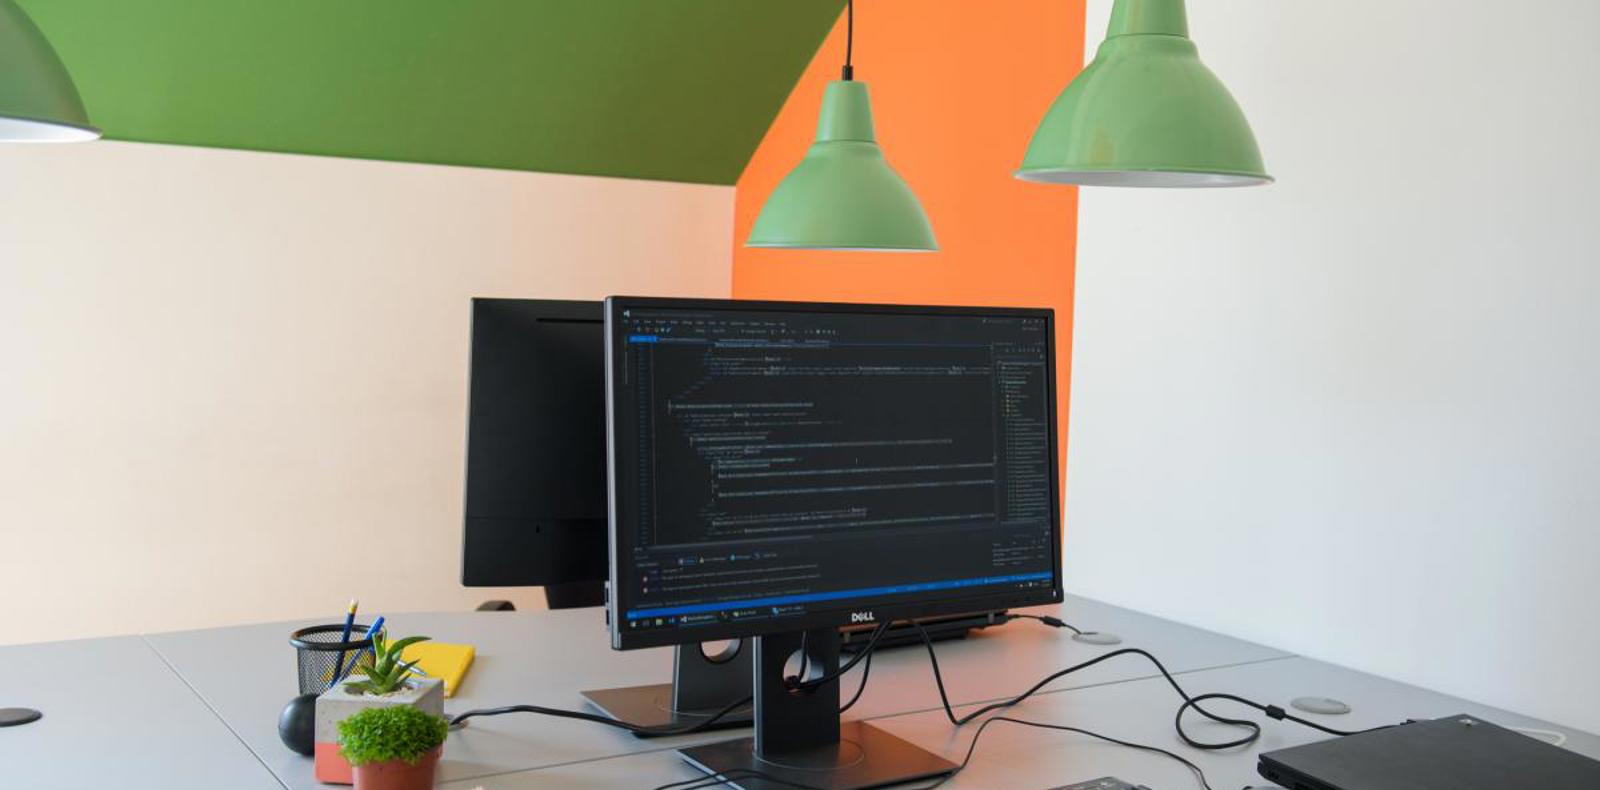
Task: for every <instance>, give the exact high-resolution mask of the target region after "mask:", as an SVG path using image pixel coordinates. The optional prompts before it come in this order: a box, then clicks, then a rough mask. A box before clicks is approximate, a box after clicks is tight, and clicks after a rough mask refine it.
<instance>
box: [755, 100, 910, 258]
mask: <svg viewBox="0 0 1600 790" xmlns="http://www.w3.org/2000/svg"><path fill="white" fill-rule="evenodd" d="M745 246H746V247H775V248H782V249H802V250H860V251H872V252H889V251H903V252H928V251H933V250H937V249H938V248H939V245H938V243H937V242H935V241H934V238H933V226H932V225H930V224H929V223H928V215H927V214H926V213H924V212H923V210H922V204H921V203H919V202H917V196H916V195H915V194H914V193H912V191H911V187H909V186H907V185H906V182H905V180H904V179H902V178H901V177H900V174H898V173H896V172H895V171H894V168H891V167H889V163H888V162H887V161H885V160H884V158H883V150H882V149H880V148H879V147H878V141H877V137H876V135H875V134H874V132H873V127H872V100H871V97H870V96H869V95H868V93H867V85H866V83H864V82H857V81H855V80H835V81H833V82H830V83H828V87H827V91H826V92H825V93H824V94H823V96H822V112H821V114H820V115H819V116H818V118H817V140H816V142H815V143H813V144H812V145H811V150H809V151H807V152H806V156H805V159H802V160H801V161H800V164H799V165H797V166H796V167H795V169H794V170H792V171H790V173H789V175H788V176H786V177H785V178H784V179H783V181H782V182H780V183H779V184H778V187H777V189H774V190H773V191H772V194H771V195H770V196H768V197H767V202H766V205H765V206H763V207H762V209H761V214H760V216H758V217H756V222H755V225H754V227H752V228H751V230H750V237H749V238H748V239H747V240H746V241H745Z"/></svg>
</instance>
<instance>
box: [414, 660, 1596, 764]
mask: <svg viewBox="0 0 1600 790" xmlns="http://www.w3.org/2000/svg"><path fill="white" fill-rule="evenodd" d="M1117 660H1119V661H1120V660H1122V659H1117ZM1127 660H1128V661H1130V662H1134V663H1137V662H1139V661H1140V659H1138V658H1129V659H1127ZM1179 682H1180V683H1181V684H1183V686H1184V688H1185V690H1187V691H1188V692H1189V693H1190V694H1200V693H1204V692H1208V691H1227V692H1232V693H1236V694H1239V695H1241V696H1245V697H1250V698H1254V699H1258V700H1261V701H1263V702H1272V701H1287V700H1289V699H1291V698H1293V697H1295V696H1299V695H1302V694H1306V693H1315V694H1319V695H1326V696H1332V697H1336V698H1339V699H1343V700H1345V701H1347V702H1349V703H1351V705H1352V706H1353V708H1354V710H1353V711H1352V712H1351V713H1350V714H1348V715H1345V716H1315V715H1309V716H1308V718H1311V719H1314V720H1318V721H1322V722H1325V723H1327V724H1328V725H1329V726H1332V727H1338V728H1347V729H1349V728H1360V727H1371V726H1376V725H1379V724H1389V723H1394V722H1398V721H1402V720H1404V719H1406V718H1436V717H1439V716H1447V715H1451V714H1455V713H1468V714H1472V715H1475V716H1481V717H1483V718H1484V719H1485V720H1487V721H1490V722H1493V723H1496V724H1500V725H1502V726H1522V727H1538V728H1541V729H1557V730H1561V731H1562V732H1565V733H1567V736H1568V739H1567V743H1566V747H1567V748H1569V749H1572V750H1573V751H1576V752H1579V753H1580V754H1584V755H1587V756H1589V757H1594V758H1597V759H1600V737H1596V736H1594V735H1590V734H1587V733H1583V732H1579V731H1576V730H1570V729H1566V728H1560V727H1553V726H1552V725H1550V724H1547V723H1543V722H1540V721H1537V720H1534V719H1530V718H1528V717H1526V716H1519V715H1516V714H1514V713H1509V712H1507V711H1502V710H1497V709H1495V708H1490V707H1487V706H1484V705H1477V704H1474V703H1471V702H1467V701H1466V700H1462V699H1459V698H1455V697H1450V696H1447V695H1444V694H1438V693H1435V692H1431V691H1427V690H1425V689H1420V688H1417V687H1415V686H1408V685H1405V684H1403V683H1396V682H1394V681H1390V680H1384V679H1382V678H1378V677H1375V676H1372V675H1367V674H1363V673H1360V672H1355V671H1352V670H1348V669H1342V668H1340V667H1336V666H1333V665H1331V664H1324V663H1321V662H1318V661H1312V660H1310V659H1305V658H1285V659H1277V660H1270V661H1264V662H1258V663H1252V664H1244V665H1240V666H1233V667H1225V668H1220V669H1210V670H1201V671H1197V672H1190V673H1186V674H1184V675H1182V676H1180V677H1179ZM1017 685H1018V686H1019V688H1018V690H1021V689H1020V687H1022V686H1025V685H1026V682H1021V679H1019V682H1018V684H1017ZM925 696H926V697H929V698H931V697H932V696H933V692H932V691H931V690H930V691H929V692H928V693H927V694H926V695H925ZM1178 703H1179V699H1178V697H1177V695H1176V694H1174V693H1173V691H1172V687H1170V686H1168V685H1167V682H1166V681H1165V680H1163V679H1160V678H1151V679H1144V680H1134V681H1128V682H1124V683H1113V684H1109V685H1102V686H1093V687H1088V688H1078V689H1073V690H1068V691H1062V692H1058V693H1052V694H1043V695H1040V696H1037V697H1035V698H1033V699H1030V700H1029V701H1027V702H1025V703H1023V704H1022V705H1019V706H1017V707H1016V708H1013V709H1012V710H1010V711H1009V712H1007V714H1006V715H1008V716H1012V717H1014V718H1020V719H1027V720H1030V721H1040V722H1048V723H1051V724H1066V725H1070V726H1076V727H1082V728H1084V729H1087V730H1093V731H1095V732H1099V733H1102V734H1105V735H1110V736H1112V737H1115V738H1120V739H1123V740H1128V741H1132V742H1135V743H1143V744H1148V745H1151V746H1159V747H1161V748H1165V749H1169V750H1171V751H1174V752H1177V753H1178V754H1181V755H1183V756H1184V757H1185V758H1187V759H1189V760H1191V761H1192V762H1194V763H1196V764H1197V765H1199V766H1200V767H1201V768H1202V769H1204V770H1205V772H1206V777H1207V779H1209V780H1210V782H1211V786H1212V787H1214V788H1216V790H1239V788H1241V787H1245V786H1255V787H1263V786H1266V787H1270V786H1271V785H1268V784H1266V782H1265V780H1263V779H1262V778H1261V777H1260V775H1259V774H1257V773H1256V768H1255V766H1256V755H1258V754H1259V753H1261V752H1263V751H1271V750H1273V749H1280V748H1284V747H1287V746H1294V745H1298V744H1302V743H1310V742H1312V741H1316V740H1320V739H1322V738H1325V737H1327V736H1324V735H1322V734H1320V733H1317V732H1315V731H1313V730H1310V729H1308V728H1305V727H1301V726H1300V725H1297V724H1292V723H1285V722H1272V721H1268V720H1266V719H1264V718H1262V717H1259V716H1257V715H1256V714H1255V712H1254V711H1249V712H1247V713H1246V714H1245V715H1244V716H1243V718H1251V719H1255V720H1258V721H1262V722H1263V724H1262V731H1263V733H1262V737H1261V740H1260V741H1258V742H1257V743H1256V744H1255V745H1254V746H1252V747H1251V748H1250V749H1247V750H1242V751H1241V750H1234V751H1229V752H1222V753H1217V752H1202V751H1198V750H1195V749H1190V748H1188V747H1186V746H1184V745H1183V743H1182V742H1181V741H1179V740H1178V737H1177V734H1176V733H1175V732H1174V731H1173V728H1172V715H1173V713H1174V712H1175V711H1176V710H1177V707H1178ZM1212 704H1213V705H1214V706H1215V709H1216V710H1218V711H1219V712H1223V711H1225V710H1228V709H1226V708H1224V707H1223V705H1224V703H1212ZM966 709H968V710H969V709H970V708H966ZM959 712H961V711H958V713H959ZM1302 715H1305V714H1302ZM1193 718H1194V719H1195V721H1194V724H1193V727H1192V728H1191V729H1190V733H1191V734H1192V735H1193V736H1195V737H1196V738H1199V739H1206V738H1214V739H1217V740H1223V739H1226V738H1233V737H1237V731H1235V730H1232V729H1228V728H1223V727H1222V726H1221V725H1215V724H1212V723H1210V722H1205V723H1201V722H1202V721H1203V720H1202V719H1200V718H1199V717H1193ZM873 723H874V724H876V725H878V726H880V727H883V728H884V729H886V730H888V731H890V732H892V733H894V734H896V735H899V736H900V737H902V738H906V739H907V740H910V741H912V742H914V743H916V744H917V745H919V746H922V747H924V748H927V749H932V750H934V751H937V752H940V753H941V754H943V755H944V756H945V757H946V758H948V759H951V760H954V761H957V762H960V760H961V758H962V757H963V756H964V755H965V754H966V751H967V746H968V744H969V743H970V742H971V739H972V734H973V733H974V732H976V731H977V728H978V723H977V722H974V723H972V724H968V725H967V726H965V727H962V728H961V729H960V730H956V729H955V728H953V727H952V726H951V725H950V723H949V722H948V721H947V720H946V719H945V717H944V713H943V712H942V711H937V712H935V711H927V712H921V713H911V714H901V715H894V716H885V717H879V718H876V719H874V722H873ZM697 775H698V774H697V772H695V771H694V770H693V769H691V768H689V767H688V766H687V765H686V764H684V763H683V761H682V760H681V759H679V758H678V756H677V755H676V754H674V753H672V752H670V751H668V752H652V753H646V754H635V755H628V756H623V757H613V758H609V759H604V760H595V761H591V762H585V763H578V764H574V765H565V766H556V767H552V768H546V769H544V770H540V771H525V772H521V773H517V774H509V775H504V776H497V777H493V778H491V779H484V780H480V781H479V782H458V783H451V784H443V785H441V787H442V788H447V789H448V790H469V788H472V787H475V786H477V785H478V784H482V785H484V786H485V787H486V788H488V790H532V788H548V787H561V788H571V789H572V790H588V789H590V788H593V789H595V790H598V788H609V787H628V788H647V789H648V788H650V787H654V786H655V785H658V784H661V783H664V782H670V781H676V780H679V779H692V778H694V777H695V776H697ZM1108 775H1109V776H1116V777H1118V778H1121V779H1124V780H1126V781H1129V782H1134V783H1138V784H1144V785H1147V786H1149V787H1153V788H1158V789H1159V790H1188V789H1189V788H1199V787H1200V783H1199V781H1198V780H1196V778H1195V777H1194V774H1193V773H1191V772H1190V771H1189V770H1188V769H1187V768H1185V767H1183V766H1182V765H1179V764H1178V763H1176V762H1174V761H1173V760H1171V759H1169V758H1166V757H1162V756H1160V755H1155V754H1149V753H1146V752H1142V751H1137V750H1134V749H1129V748H1126V747H1123V746H1117V745H1115V744H1110V743H1104V742H1102V741H1097V740H1094V739H1091V738H1088V737H1085V736H1081V735H1074V734H1071V733H1065V732H1060V731H1055V730H1043V729H1037V728H1032V727H1023V726H1020V725H1014V724H1007V723H1004V722H1001V723H997V724H994V725H992V726H991V727H990V728H989V731H988V732H986V733H985V734H984V736H983V740H982V741H980V742H979V744H978V750H977V753H976V754H975V756H974V757H973V758H972V763H971V765H970V767H969V768H967V770H966V771H964V772H962V773H961V774H958V775H957V776H956V777H955V778H954V779H953V780H951V781H950V782H948V783H947V784H945V785H943V787H944V788H954V789H956V790H959V789H960V788H1008V790H1009V789H1014V790H1045V788H1052V787H1058V786H1060V785H1064V784H1071V783H1074V782H1080V781H1084V780H1088V779H1095V778H1098V777H1101V776H1108Z"/></svg>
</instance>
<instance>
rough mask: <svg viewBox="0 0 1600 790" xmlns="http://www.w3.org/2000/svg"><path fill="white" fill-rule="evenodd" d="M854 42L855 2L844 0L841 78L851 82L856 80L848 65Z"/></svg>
mask: <svg viewBox="0 0 1600 790" xmlns="http://www.w3.org/2000/svg"><path fill="white" fill-rule="evenodd" d="M855 42H856V1H855V0H845V4H844V73H843V78H844V79H846V80H853V79H855V78H856V70H855V67H854V66H852V65H850V56H851V55H853V54H855V53H854V50H855Z"/></svg>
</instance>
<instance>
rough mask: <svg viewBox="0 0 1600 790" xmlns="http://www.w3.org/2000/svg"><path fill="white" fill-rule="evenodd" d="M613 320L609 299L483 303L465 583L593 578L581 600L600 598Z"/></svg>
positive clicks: (477, 316)
mask: <svg viewBox="0 0 1600 790" xmlns="http://www.w3.org/2000/svg"><path fill="white" fill-rule="evenodd" d="M604 323H605V322H604V319H603V318H602V316H601V305H600V303H599V302H566V301H552V300H539V299H474V300H472V354H471V368H470V370H469V373H468V379H469V382H470V383H469V386H468V390H469V395H468V408H467V481H466V504H465V519H464V521H465V531H464V534H463V540H462V552H461V582H462V584H465V585H467V586H469V587H473V586H496V587H498V586H530V585H545V586H551V585H563V584H573V583H579V582H593V588H594V589H593V592H592V598H593V600H592V601H587V600H585V601H578V600H573V601H571V602H569V603H571V604H577V603H588V604H590V605H594V606H599V605H600V603H601V596H600V593H601V589H600V581H601V580H603V579H605V577H606V462H605V457H606V449H605V448H606V427H605V336H604V333H603V331H602V329H603V327H604ZM568 597H571V595H570V594H569V596H568ZM557 603H558V602H556V601H554V600H552V605H553V606H554V605H557Z"/></svg>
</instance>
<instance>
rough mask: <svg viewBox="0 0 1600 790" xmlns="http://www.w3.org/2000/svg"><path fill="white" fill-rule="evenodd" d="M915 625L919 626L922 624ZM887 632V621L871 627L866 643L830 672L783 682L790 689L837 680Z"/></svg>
mask: <svg viewBox="0 0 1600 790" xmlns="http://www.w3.org/2000/svg"><path fill="white" fill-rule="evenodd" d="M917 627H918V628H921V627H922V626H917ZM888 632H889V624H888V623H887V622H885V623H882V624H880V625H879V626H878V627H877V628H874V629H872V636H870V637H868V638H867V643H866V644H865V645H862V646H861V649H860V650H858V651H856V653H855V655H853V656H851V657H850V660H849V661H846V662H844V663H843V664H840V665H839V667H838V668H837V669H834V670H833V671H831V672H825V673H823V674H822V677H819V678H817V679H816V680H790V679H789V678H785V679H784V682H785V684H786V685H788V687H789V688H790V689H814V688H820V687H822V686H824V685H827V684H829V683H832V682H833V681H835V680H838V679H839V677H840V676H841V675H843V674H844V673H846V672H849V671H850V670H851V669H852V668H854V667H855V665H856V664H858V663H860V662H861V660H862V659H864V658H866V657H867V656H870V655H872V649H873V648H874V647H877V646H878V640H879V639H882V638H883V635H884V634H886V633H888ZM804 639H805V637H803V636H802V637H801V640H802V642H803V641H804Z"/></svg>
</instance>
